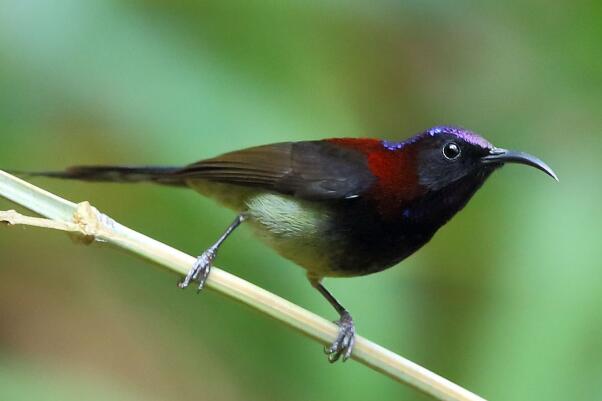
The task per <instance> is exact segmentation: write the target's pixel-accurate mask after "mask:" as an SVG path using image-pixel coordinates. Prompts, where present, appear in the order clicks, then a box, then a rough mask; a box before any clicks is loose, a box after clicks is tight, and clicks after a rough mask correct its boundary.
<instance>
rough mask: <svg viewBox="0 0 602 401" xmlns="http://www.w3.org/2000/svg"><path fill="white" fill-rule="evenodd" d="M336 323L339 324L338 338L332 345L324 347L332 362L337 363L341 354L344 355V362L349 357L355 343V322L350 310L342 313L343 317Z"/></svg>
mask: <svg viewBox="0 0 602 401" xmlns="http://www.w3.org/2000/svg"><path fill="white" fill-rule="evenodd" d="M335 323H336V324H337V326H339V334H338V336H337V339H336V340H335V341H334V342H333V343H332V345H331V346H330V347H326V348H324V352H325V353H326V355H328V360H329V361H330V363H335V362H336V361H338V360H339V359H340V358H341V356H342V357H343V362H345V361H346V360H347V359H349V358H350V357H351V352H352V351H353V346H354V344H355V324H354V323H353V319H352V318H351V315H350V314H349V312H347V311H344V312H343V313H342V314H341V318H340V319H339V320H338V321H336V322H335Z"/></svg>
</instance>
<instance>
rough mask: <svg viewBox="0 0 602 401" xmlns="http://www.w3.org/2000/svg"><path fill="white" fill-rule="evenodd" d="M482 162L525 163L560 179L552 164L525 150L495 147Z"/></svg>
mask: <svg viewBox="0 0 602 401" xmlns="http://www.w3.org/2000/svg"><path fill="white" fill-rule="evenodd" d="M481 162H483V163H484V164H504V163H517V164H525V165H527V166H531V167H535V168H536V169H538V170H541V171H543V172H544V173H546V174H547V175H549V176H550V177H552V178H553V179H555V180H556V181H558V176H557V175H556V173H554V170H552V169H551V168H550V166H548V165H547V164H545V163H544V162H543V161H541V160H539V159H538V158H537V157H535V156H532V155H530V154H528V153H525V152H517V151H514V150H506V149H500V148H493V149H491V151H490V152H489V155H487V156H485V157H483V158H481Z"/></svg>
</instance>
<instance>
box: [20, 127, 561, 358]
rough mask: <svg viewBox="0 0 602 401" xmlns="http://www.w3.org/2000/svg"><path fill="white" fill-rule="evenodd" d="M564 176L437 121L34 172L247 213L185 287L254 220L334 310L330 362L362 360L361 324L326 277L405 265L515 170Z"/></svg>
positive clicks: (201, 279)
mask: <svg viewBox="0 0 602 401" xmlns="http://www.w3.org/2000/svg"><path fill="white" fill-rule="evenodd" d="M509 163H516V164H523V165H527V166H531V167H534V168H536V169H539V170H541V171H543V172H544V173H546V174H547V175H549V176H550V177H552V178H554V179H555V180H556V181H558V177H557V175H556V174H555V173H554V171H553V170H552V169H551V168H550V167H549V166H548V165H547V164H545V163H544V162H543V161H542V160H540V159H538V158H536V157H535V156H532V155H530V154H528V153H524V152H519V151H511V150H506V149H503V148H498V147H495V146H494V145H492V144H491V143H490V142H489V141H487V140H486V139H484V138H483V137H482V136H481V135H479V134H477V133H475V132H473V131H470V130H467V129H464V128H460V127H456V126H436V127H433V128H429V129H427V130H425V131H423V132H420V133H418V134H417V135H414V136H412V137H410V138H408V139H406V140H402V141H390V140H381V139H375V138H333V139H324V140H313V141H298V142H281V143H274V144H269V145H262V146H256V147H251V148H247V149H243V150H238V151H233V152H230V153H226V154H223V155H221V156H217V157H214V158H210V159H205V160H201V161H199V162H196V163H192V164H188V165H185V166H183V167H182V166H180V167H163V166H142V167H136V166H134V167H130V166H111V165H100V166H74V167H70V168H67V169H66V170H64V171H47V172H36V173H29V175H31V176H46V177H54V178H62V179H76V180H84V181H96V182H122V183H138V182H153V183H157V184H163V185H169V186H176V187H188V188H191V189H194V190H196V191H198V192H199V193H200V194H202V195H204V196H206V197H209V198H213V199H214V200H216V201H218V203H220V204H222V205H223V206H225V207H227V208H230V209H232V210H234V211H235V212H236V218H235V219H234V221H233V222H232V223H231V224H230V225H229V226H228V227H227V229H226V230H225V232H224V233H223V234H222V235H221V236H220V237H219V238H218V239H217V241H216V242H215V243H213V244H212V245H211V246H210V247H208V248H207V249H206V250H205V251H204V252H203V253H202V254H201V255H200V256H199V257H198V258H197V260H196V262H195V263H194V265H193V266H192V267H191V268H190V271H189V272H188V274H187V275H186V277H185V278H184V279H183V280H182V281H180V282H179V283H178V286H179V287H180V288H187V287H188V286H189V285H190V284H191V283H192V282H194V281H196V282H198V288H199V290H201V289H202V288H203V287H204V285H205V283H206V281H207V277H208V276H209V274H210V272H211V267H212V265H213V262H214V260H215V258H216V257H217V254H218V251H219V248H220V246H221V245H222V244H223V243H224V242H225V241H226V240H227V239H228V238H229V237H230V236H231V235H232V233H233V232H234V231H235V230H236V229H237V228H238V227H239V226H240V225H241V224H243V223H245V224H248V225H249V226H251V227H252V229H253V231H254V232H255V233H256V234H257V236H258V237H259V238H260V239H261V240H263V241H264V242H265V243H267V245H269V246H271V247H272V248H273V249H275V250H276V251H277V252H278V253H279V254H280V255H282V256H283V257H284V258H286V259H289V260H291V261H293V262H294V263H296V264H297V265H299V266H301V267H302V268H304V269H305V270H306V272H307V278H308V280H309V283H310V284H311V285H312V286H313V287H314V288H315V289H316V290H318V291H319V293H320V294H321V295H322V296H323V297H324V298H325V299H326V300H327V301H328V302H329V303H330V304H331V305H332V306H333V307H334V309H335V310H336V312H337V313H338V315H339V319H338V320H337V321H336V322H335V323H336V324H337V325H338V334H337V337H336V339H335V341H334V342H333V343H332V344H330V345H329V346H326V347H325V352H326V354H327V355H328V359H329V361H330V362H336V361H338V360H339V359H341V358H342V360H343V361H346V360H347V359H349V358H350V357H351V355H352V351H353V347H354V344H355V337H356V329H355V323H354V320H353V318H352V316H351V314H350V313H349V311H348V310H347V309H346V308H345V307H344V306H343V305H342V304H341V303H340V302H339V301H338V300H337V299H336V298H335V297H334V296H333V295H332V294H331V293H330V292H329V291H328V290H327V289H326V287H325V286H324V284H323V279H325V278H330V277H339V278H340V277H354V276H363V275H367V274H372V273H376V272H380V271H383V270H385V269H388V268H390V267H392V266H394V265H397V264H398V263H400V262H401V261H403V260H404V259H406V258H407V257H409V256H410V255H412V254H414V253H415V252H416V251H417V250H419V249H420V248H422V247H423V246H424V245H425V244H427V243H428V242H429V241H430V240H431V238H432V237H433V236H434V234H435V233H436V232H437V231H438V230H439V228H441V227H442V226H443V225H445V224H446V223H447V222H448V221H449V220H450V219H451V218H452V217H453V216H454V215H456V214H457V213H458V212H459V211H460V210H462V209H463V208H464V206H465V205H466V204H467V203H468V201H469V200H470V199H471V198H472V196H473V195H474V194H475V193H476V192H477V191H478V190H479V188H481V186H482V185H483V183H484V182H485V181H486V180H487V179H488V178H489V176H490V175H491V174H492V173H493V172H494V171H496V170H498V169H499V168H500V167H502V166H504V165H505V164H509Z"/></svg>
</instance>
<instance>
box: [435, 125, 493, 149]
mask: <svg viewBox="0 0 602 401" xmlns="http://www.w3.org/2000/svg"><path fill="white" fill-rule="evenodd" d="M425 133H426V134H427V135H430V136H435V135H439V134H448V135H455V136H457V137H458V138H459V139H462V140H463V141H465V142H468V143H470V144H472V145H477V146H480V147H482V148H484V149H491V148H493V145H492V144H491V143H490V142H489V141H488V140H486V139H485V138H483V137H482V136H480V135H479V134H477V133H475V132H472V131H468V130H465V129H462V128H458V127H450V126H445V125H443V126H439V127H433V128H431V129H428V130H427V131H426V132H425Z"/></svg>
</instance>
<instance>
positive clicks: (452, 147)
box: [443, 142, 461, 160]
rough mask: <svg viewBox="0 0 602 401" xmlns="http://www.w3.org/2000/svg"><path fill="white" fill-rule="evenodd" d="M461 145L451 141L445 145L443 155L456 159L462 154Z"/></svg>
mask: <svg viewBox="0 0 602 401" xmlns="http://www.w3.org/2000/svg"><path fill="white" fill-rule="evenodd" d="M460 153H461V151H460V147H459V146H458V144H456V143H454V142H450V143H448V144H446V145H445V146H444V147H443V156H445V158H446V159H448V160H455V159H457V158H458V157H459V156H460Z"/></svg>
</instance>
